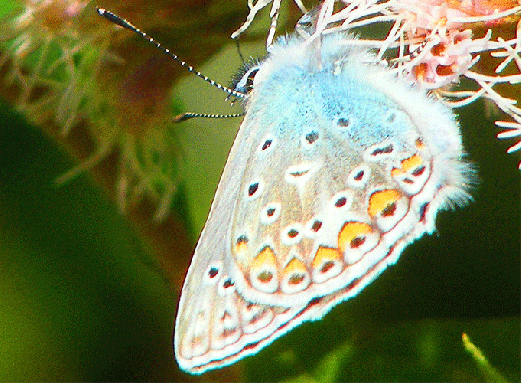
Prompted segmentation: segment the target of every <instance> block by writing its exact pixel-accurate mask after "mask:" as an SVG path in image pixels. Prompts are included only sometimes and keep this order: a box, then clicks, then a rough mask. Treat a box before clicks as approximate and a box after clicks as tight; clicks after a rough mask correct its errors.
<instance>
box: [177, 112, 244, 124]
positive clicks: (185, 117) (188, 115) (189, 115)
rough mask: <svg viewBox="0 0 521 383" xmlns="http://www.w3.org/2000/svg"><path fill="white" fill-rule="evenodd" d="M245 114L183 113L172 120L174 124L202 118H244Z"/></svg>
mask: <svg viewBox="0 0 521 383" xmlns="http://www.w3.org/2000/svg"><path fill="white" fill-rule="evenodd" d="M242 116H244V113H233V114H206V113H181V114H178V115H177V116H175V117H174V118H172V122H175V123H178V122H182V121H186V120H189V119H190V118H194V117H197V118H199V117H202V118H233V117H242Z"/></svg>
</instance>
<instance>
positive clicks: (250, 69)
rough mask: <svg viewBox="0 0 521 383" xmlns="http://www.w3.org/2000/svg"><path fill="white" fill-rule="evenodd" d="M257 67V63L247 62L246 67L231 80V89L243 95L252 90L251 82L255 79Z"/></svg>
mask: <svg viewBox="0 0 521 383" xmlns="http://www.w3.org/2000/svg"><path fill="white" fill-rule="evenodd" d="M259 69H260V66H259V64H254V65H252V63H249V64H247V65H246V67H245V68H244V69H242V70H241V72H240V73H238V75H236V76H235V78H234V80H233V82H232V88H233V90H235V91H237V92H239V93H243V94H245V95H246V94H248V93H250V92H251V91H252V90H253V87H254V84H253V82H254V81H255V76H256V75H257V72H259Z"/></svg>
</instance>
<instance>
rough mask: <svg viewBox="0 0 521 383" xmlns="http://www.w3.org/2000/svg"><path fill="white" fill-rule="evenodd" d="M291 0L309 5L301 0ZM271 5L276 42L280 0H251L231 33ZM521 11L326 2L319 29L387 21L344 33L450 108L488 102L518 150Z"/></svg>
mask: <svg viewBox="0 0 521 383" xmlns="http://www.w3.org/2000/svg"><path fill="white" fill-rule="evenodd" d="M294 1H295V3H296V4H297V5H298V6H299V7H300V8H301V9H303V11H305V9H304V7H303V5H302V3H301V2H300V0H294ZM269 4H272V7H271V13H270V16H271V17H272V20H273V23H272V28H271V32H270V34H269V36H268V41H267V43H268V45H269V44H271V42H272V40H273V35H274V31H275V26H276V21H277V17H278V13H279V8H280V5H281V0H258V1H257V2H255V3H254V2H251V1H250V2H249V6H250V13H249V15H248V17H247V20H246V22H245V23H244V24H243V25H242V26H241V28H240V29H238V30H237V31H236V32H235V33H234V35H233V37H237V36H238V35H240V34H241V33H243V32H244V31H245V30H246V29H247V28H248V26H249V25H250V24H251V22H252V20H253V19H254V17H255V15H256V14H257V13H258V12H259V11H260V10H261V9H262V8H264V7H266V6H268V5H269ZM520 15H521V2H519V1H518V0H489V1H483V0H452V1H446V0H421V1H419V0H337V1H335V0H325V1H324V3H323V6H322V7H321V9H320V14H318V16H317V21H316V26H317V29H316V34H318V33H332V32H336V31H356V30H358V29H360V28H363V27H366V26H376V25H379V26H382V25H386V26H387V28H386V33H385V34H384V35H382V36H381V37H380V38H377V39H364V38H363V37H362V38H361V39H352V40H350V39H349V38H347V39H346V41H345V43H346V44H357V45H365V46H367V47H370V48H373V49H377V51H378V58H380V59H386V60H388V62H389V63H391V64H392V65H393V67H394V68H395V69H396V70H397V71H400V72H402V73H403V74H404V75H405V76H406V77H408V78H410V79H411V81H414V82H416V83H417V84H419V85H420V86H422V87H424V88H426V89H429V90H431V91H432V92H433V93H434V94H437V95H438V96H440V98H443V100H444V101H445V102H447V103H448V104H449V105H451V106H452V107H460V106H463V105H468V104H470V103H472V102H473V101H475V100H477V99H479V98H485V99H488V100H491V101H492V102H493V103H494V104H495V105H496V106H497V108H499V109H500V110H501V111H502V112H504V113H505V118H506V119H507V120H505V121H497V122H496V124H497V125H498V126H499V127H501V128H506V129H507V130H506V131H504V132H501V133H500V134H499V135H498V137H500V138H517V139H518V142H517V143H516V144H514V145H513V146H512V147H511V148H510V149H509V152H514V151H517V150H519V149H521V108H519V107H518V106H516V101H517V100H516V98H517V99H519V90H518V91H517V96H516V91H515V85H516V84H518V83H520V82H521V57H520V54H521V21H520ZM312 37H313V36H312ZM462 79H467V80H470V81H468V82H466V83H469V85H468V86H466V87H467V89H463V90H461V89H458V90H457V91H456V90H454V89H453V86H454V85H455V84H456V83H460V82H462V81H461V80H462ZM519 166H520V168H521V163H520V165H519Z"/></svg>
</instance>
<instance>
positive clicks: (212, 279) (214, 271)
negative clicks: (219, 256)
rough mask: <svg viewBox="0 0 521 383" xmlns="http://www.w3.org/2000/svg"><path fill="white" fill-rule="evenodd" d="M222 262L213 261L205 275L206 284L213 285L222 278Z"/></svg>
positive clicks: (204, 281)
mask: <svg viewBox="0 0 521 383" xmlns="http://www.w3.org/2000/svg"><path fill="white" fill-rule="evenodd" d="M222 267H223V266H222V262H220V261H219V262H214V263H211V264H210V265H209V266H208V267H207V268H206V272H205V273H204V275H203V283H204V284H206V285H213V284H215V283H216V282H217V281H218V280H219V279H221V270H222Z"/></svg>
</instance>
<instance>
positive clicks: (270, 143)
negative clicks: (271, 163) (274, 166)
mask: <svg viewBox="0 0 521 383" xmlns="http://www.w3.org/2000/svg"><path fill="white" fill-rule="evenodd" d="M275 144H276V141H275V138H274V137H273V136H271V135H268V136H266V137H264V139H263V140H262V141H261V143H260V145H259V147H258V148H257V152H259V153H267V152H271V151H273V149H274V148H275Z"/></svg>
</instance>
